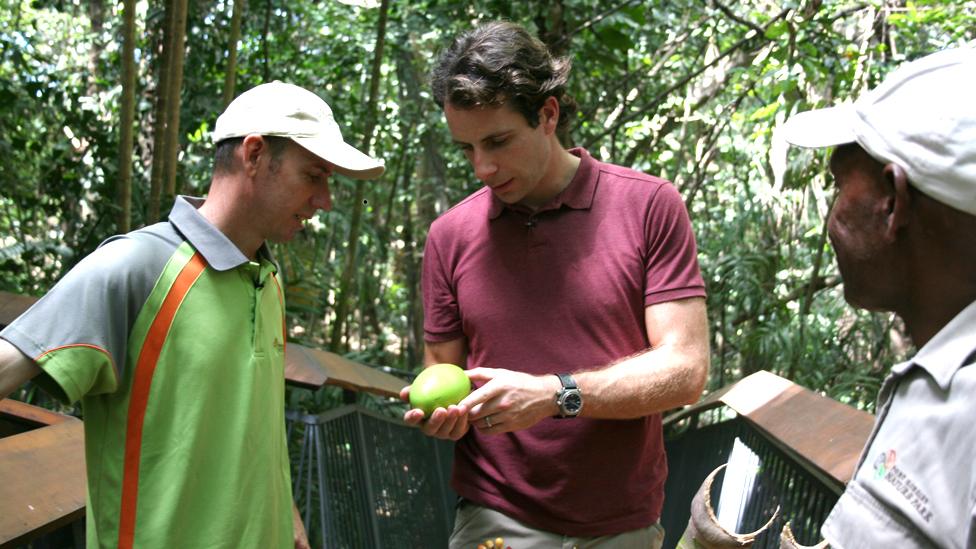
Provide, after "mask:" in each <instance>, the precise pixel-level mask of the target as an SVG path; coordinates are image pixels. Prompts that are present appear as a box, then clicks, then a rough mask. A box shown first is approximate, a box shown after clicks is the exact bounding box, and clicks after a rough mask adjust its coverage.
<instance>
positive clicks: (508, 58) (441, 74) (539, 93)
mask: <svg viewBox="0 0 976 549" xmlns="http://www.w3.org/2000/svg"><path fill="white" fill-rule="evenodd" d="M570 67H571V63H570V61H569V58H566V57H558V58H557V57H553V56H552V54H551V53H549V50H548V48H546V46H545V44H543V43H542V42H541V41H540V40H539V39H537V38H535V37H533V36H532V35H530V34H529V33H528V31H526V30H525V29H524V28H523V27H521V26H519V25H516V24H515V23H510V22H508V21H496V22H493V23H487V24H485V25H482V26H479V27H477V28H475V29H473V30H470V31H468V32H466V33H464V34H462V35H461V36H459V37H457V38H456V39H455V40H454V42H453V43H452V44H451V46H450V47H449V48H448V49H447V50H446V51H444V52H442V53H441V55H440V57H439V58H438V60H437V64H436V65H435V66H434V70H433V72H432V73H431V87H432V88H433V92H434V100H435V101H436V102H437V104H438V105H439V106H440V107H441V108H444V105H445V103H450V104H451V105H453V106H455V107H458V108H462V109H471V108H475V107H484V106H500V105H504V104H506V103H508V104H509V105H510V106H511V107H512V108H513V109H514V110H516V111H517V112H520V113H522V115H523V116H525V119H526V120H527V121H528V123H529V125H530V126H531V127H533V128H534V127H536V126H538V125H539V109H541V108H542V105H543V103H545V101H546V99H547V98H548V97H549V96H553V97H555V98H556V100H557V101H559V123H558V126H557V128H558V129H559V130H560V131H563V130H565V129H566V126H567V125H568V124H569V120H570V119H571V118H572V116H573V115H574V114H575V112H576V101H574V100H573V98H572V97H570V96H569V95H568V94H567V93H566V81H567V80H568V78H569V71H570Z"/></svg>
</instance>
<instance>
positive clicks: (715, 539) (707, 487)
mask: <svg viewBox="0 0 976 549" xmlns="http://www.w3.org/2000/svg"><path fill="white" fill-rule="evenodd" d="M726 465H727V464H726ZM723 468H725V465H720V466H719V467H718V468H716V469H715V470H714V471H712V472H711V474H710V475H708V477H707V478H705V482H703V483H702V485H701V487H700V488H698V493H696V494H695V497H694V499H692V500H691V518H690V519H689V520H688V528H686V529H685V533H684V534H682V536H681V539H680V540H679V541H678V546H677V549H748V548H749V547H752V544H753V543H754V542H755V541H756V536H758V535H759V534H761V533H763V532H764V531H765V530H766V529H767V528H769V525H770V524H772V523H773V521H774V520H776V517H777V516H778V515H779V507H776V510H775V511H774V512H773V516H772V517H770V519H769V521H767V522H766V524H764V525H763V527H762V528H760V529H758V530H756V531H755V532H752V533H750V534H735V533H732V532H729V531H728V530H726V529H725V528H723V527H722V525H721V524H719V523H718V519H717V518H715V511H714V510H713V509H712V482H713V481H714V480H715V476H716V475H718V472H719V471H721V470H722V469H723Z"/></svg>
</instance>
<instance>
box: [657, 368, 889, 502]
mask: <svg viewBox="0 0 976 549" xmlns="http://www.w3.org/2000/svg"><path fill="white" fill-rule="evenodd" d="M716 394H717V395H718V396H717V397H716V396H715V395H716ZM717 401H718V402H721V403H722V404H725V405H726V406H728V407H729V408H731V409H733V410H735V411H736V413H738V414H739V415H741V416H743V417H745V418H746V419H747V420H748V421H749V422H750V423H752V424H753V425H754V426H755V427H756V428H757V429H759V430H760V431H761V432H763V433H764V434H765V435H766V438H767V439H769V440H770V441H771V442H773V443H774V444H776V445H777V446H778V447H780V448H781V449H782V450H783V451H785V452H786V453H787V454H789V455H790V456H791V457H792V458H793V459H795V460H797V461H798V462H800V463H803V464H805V465H807V466H808V468H809V469H811V472H812V473H814V474H815V475H817V476H819V477H821V479H822V480H825V481H827V482H829V483H830V484H831V485H833V486H834V487H843V486H844V485H845V484H847V482H848V481H849V480H850V479H851V477H852V476H853V475H854V467H855V465H857V459H858V457H859V456H860V455H861V449H862V448H863V447H864V443H865V442H866V441H867V438H868V436H870V434H871V428H872V427H873V425H874V416H873V415H871V414H869V413H867V412H863V411H861V410H857V409H856V408H853V407H851V406H847V405H846V404H842V403H840V402H837V401H835V400H831V399H829V398H827V397H824V396H822V395H819V394H817V393H814V392H812V391H810V390H808V389H806V388H804V387H801V386H800V385H797V384H795V383H793V382H791V381H789V380H787V379H784V378H781V377H779V376H777V375H775V374H772V373H770V372H766V371H761V372H757V373H755V374H752V375H751V376H748V377H746V378H744V379H742V380H740V381H739V382H738V383H735V384H734V385H732V386H730V387H727V388H725V389H723V390H722V391H721V392H716V393H713V394H712V395H709V396H708V397H706V398H705V399H703V400H702V401H700V402H698V403H697V404H694V405H692V406H689V407H688V408H686V409H684V410H682V411H680V412H678V413H676V414H673V415H671V416H668V418H667V419H666V420H665V423H672V422H674V421H678V420H680V419H683V418H684V417H688V416H689V415H693V414H694V413H697V412H700V411H704V410H707V409H710V408H714V407H715V406H716V403H717Z"/></svg>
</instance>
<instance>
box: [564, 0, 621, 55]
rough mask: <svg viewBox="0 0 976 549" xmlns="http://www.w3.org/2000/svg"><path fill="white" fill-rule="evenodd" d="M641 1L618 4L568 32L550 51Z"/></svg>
mask: <svg viewBox="0 0 976 549" xmlns="http://www.w3.org/2000/svg"><path fill="white" fill-rule="evenodd" d="M639 1H640V0H626V1H625V2H621V3H620V4H617V5H616V6H614V7H611V8H609V9H607V10H606V11H604V12H603V13H600V14H598V15H597V16H596V17H594V18H593V19H590V20H589V21H587V22H585V23H583V24H582V25H580V26H578V27H576V28H575V29H573V30H571V31H569V32H567V33H566V34H565V35H564V36H563V37H562V38H560V39H559V40H557V41H556V42H554V43H553V44H552V45H551V46H550V49H553V50H554V49H559V48H560V47H562V46H563V44H564V43H565V42H566V41H568V40H569V39H570V38H572V37H573V36H574V35H576V34H577V33H580V32H582V31H584V30H586V29H588V28H590V27H592V26H593V25H595V24H597V23H599V22H600V21H603V20H604V19H606V18H607V17H609V16H611V15H613V14H614V13H617V12H618V11H620V10H622V9H624V8H626V7H628V6H630V5H632V4H636V3H638V2H639Z"/></svg>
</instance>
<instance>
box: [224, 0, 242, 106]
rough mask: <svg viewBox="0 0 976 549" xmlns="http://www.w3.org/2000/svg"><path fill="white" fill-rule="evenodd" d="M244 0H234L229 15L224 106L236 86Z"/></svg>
mask: <svg viewBox="0 0 976 549" xmlns="http://www.w3.org/2000/svg"><path fill="white" fill-rule="evenodd" d="M243 11H244V0H234V13H233V14H232V15H231V17H230V41H229V42H228V44H227V71H226V72H225V73H224V107H226V106H227V105H229V104H230V102H231V101H233V100H234V95H235V94H234V88H235V87H236V86H237V42H238V41H239V40H240V39H241V15H242V12H243Z"/></svg>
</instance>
